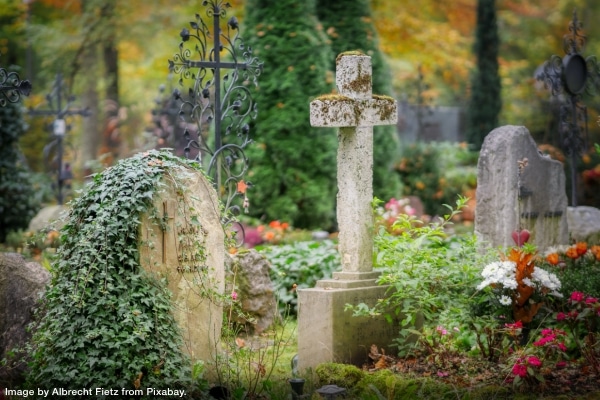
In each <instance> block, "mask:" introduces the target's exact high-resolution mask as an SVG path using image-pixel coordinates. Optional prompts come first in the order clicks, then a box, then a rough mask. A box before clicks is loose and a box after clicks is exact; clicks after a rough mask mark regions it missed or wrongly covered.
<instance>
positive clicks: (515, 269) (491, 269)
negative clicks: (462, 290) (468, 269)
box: [477, 248, 561, 322]
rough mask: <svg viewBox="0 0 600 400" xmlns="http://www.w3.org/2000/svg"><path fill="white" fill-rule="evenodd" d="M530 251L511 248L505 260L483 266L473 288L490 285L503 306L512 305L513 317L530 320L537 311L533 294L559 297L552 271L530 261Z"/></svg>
mask: <svg viewBox="0 0 600 400" xmlns="http://www.w3.org/2000/svg"><path fill="white" fill-rule="evenodd" d="M533 256H534V255H533V254H532V253H526V252H524V250H523V249H518V248H513V249H511V251H510V252H509V254H508V256H507V257H506V260H504V261H496V262H493V263H490V264H488V265H487V266H485V268H484V269H483V271H482V272H481V276H482V277H483V281H482V282H481V283H480V284H479V285H478V286H477V290H483V289H484V288H486V287H490V288H491V290H492V292H493V293H494V294H495V295H496V297H497V299H498V301H499V302H500V304H501V305H503V306H510V305H512V306H513V313H514V317H515V320H516V321H523V322H530V321H531V318H532V317H533V315H535V313H536V312H537V309H538V308H539V306H537V307H533V306H532V305H531V303H532V302H533V300H534V299H533V295H534V294H536V295H538V296H545V295H552V296H556V297H560V296H561V294H560V293H559V290H560V287H561V283H560V280H559V279H558V278H557V277H556V275H554V274H553V273H550V272H548V271H546V270H544V269H542V268H539V267H536V266H535V265H534V263H533V262H534V258H533Z"/></svg>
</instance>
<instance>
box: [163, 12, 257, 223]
mask: <svg viewBox="0 0 600 400" xmlns="http://www.w3.org/2000/svg"><path fill="white" fill-rule="evenodd" d="M202 5H203V6H205V7H206V15H207V16H208V17H209V18H212V22H213V26H212V33H211V29H210V28H209V26H208V25H207V24H206V23H205V22H204V20H203V19H202V17H201V15H200V14H196V15H195V21H192V22H190V29H188V28H184V29H182V30H181V32H180V36H181V43H180V44H179V51H178V52H177V53H176V54H175V55H174V57H173V60H169V69H170V71H172V72H173V73H174V74H176V75H178V76H179V85H180V86H182V87H185V86H186V85H187V86H188V90H187V93H185V91H184V92H183V93H182V91H180V90H176V91H175V92H174V94H173V96H174V97H175V99H177V100H178V101H179V102H180V108H179V116H180V118H181V119H182V120H183V121H184V122H185V123H186V129H185V131H184V133H183V135H184V137H185V140H186V141H187V145H186V146H185V149H184V154H185V156H186V157H187V158H193V159H195V160H197V161H198V162H200V163H201V164H202V165H203V166H204V167H205V168H206V170H207V172H208V174H209V175H210V176H211V177H212V178H213V179H214V183H215V185H216V187H217V192H218V193H219V194H220V195H222V196H223V198H224V204H225V210H226V211H231V212H232V213H233V214H234V215H235V214H237V213H239V211H240V208H239V206H237V205H233V200H234V199H235V198H236V197H237V196H238V195H240V196H243V208H244V209H246V210H247V208H248V206H249V200H248V197H247V195H246V188H247V187H250V186H251V183H250V182H245V181H244V175H245V173H246V172H247V170H248V158H247V157H246V154H245V152H244V149H245V148H246V146H248V144H250V143H251V142H252V140H251V138H250V125H249V123H250V121H251V120H253V119H255V118H256V115H257V110H258V109H257V104H256V102H255V101H254V99H253V98H252V93H251V91H250V88H249V86H251V84H252V85H254V86H257V85H258V82H257V81H258V77H259V76H260V74H261V72H262V67H263V64H262V62H260V60H259V59H258V58H257V57H255V56H254V55H253V54H252V49H251V47H249V46H247V45H246V44H245V43H244V41H243V39H242V38H241V37H240V35H239V23H238V20H237V18H235V16H234V17H231V18H229V20H228V21H227V23H226V24H225V28H224V29H222V28H221V21H222V20H224V19H225V18H226V15H227V8H229V7H231V6H230V4H229V3H223V1H214V0H207V1H203V3H202ZM190 126H192V127H195V128H194V129H192V128H190ZM211 126H212V128H213V129H214V138H211V137H210V134H209V133H210V128H211ZM209 157H210V159H209Z"/></svg>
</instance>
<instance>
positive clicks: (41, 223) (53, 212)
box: [28, 205, 67, 232]
mask: <svg viewBox="0 0 600 400" xmlns="http://www.w3.org/2000/svg"><path fill="white" fill-rule="evenodd" d="M66 211H67V207H65V206H61V205H54V206H47V207H44V208H42V209H41V210H40V211H39V212H38V213H37V214H36V216H35V217H33V219H32V220H31V222H29V228H28V230H29V231H30V232H39V231H43V230H45V229H47V228H49V227H50V226H51V225H52V226H51V227H52V229H55V230H59V229H60V228H62V226H63V225H64V222H63V221H62V215H63V213H64V212H66Z"/></svg>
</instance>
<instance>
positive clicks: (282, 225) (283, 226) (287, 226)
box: [281, 222, 290, 229]
mask: <svg viewBox="0 0 600 400" xmlns="http://www.w3.org/2000/svg"><path fill="white" fill-rule="evenodd" d="M289 227H290V224H288V223H287V222H284V223H282V224H281V229H287V228H289Z"/></svg>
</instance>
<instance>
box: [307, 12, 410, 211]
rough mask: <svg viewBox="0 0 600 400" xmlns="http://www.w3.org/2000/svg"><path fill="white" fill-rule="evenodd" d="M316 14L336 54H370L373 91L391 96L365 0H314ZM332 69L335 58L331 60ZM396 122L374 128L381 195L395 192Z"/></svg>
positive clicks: (375, 187)
mask: <svg viewBox="0 0 600 400" xmlns="http://www.w3.org/2000/svg"><path fill="white" fill-rule="evenodd" d="M317 3H318V5H317V17H318V18H319V20H320V21H321V23H322V24H323V28H324V30H325V32H326V33H327V34H328V36H329V38H330V40H331V46H332V48H333V51H334V53H335V55H337V54H340V53H343V52H345V51H350V50H358V51H360V52H362V53H364V54H366V55H368V56H370V57H371V63H372V66H373V93H374V94H384V95H388V96H393V89H392V85H391V83H392V78H391V74H390V70H389V67H388V65H387V64H386V61H385V58H384V56H383V54H382V52H381V51H380V50H379V43H378V36H377V31H376V29H375V26H374V25H373V20H372V16H371V9H370V7H369V1H368V0H350V1H339V0H317ZM330 65H331V66H330V68H331V69H332V70H335V59H331V60H330ZM396 130H397V129H396V127H395V126H377V127H375V128H374V129H373V135H374V137H373V159H374V160H373V193H374V195H375V196H376V197H379V198H381V199H384V200H385V199H389V198H391V197H394V196H398V188H399V180H398V177H397V174H395V173H393V172H392V164H393V163H394V161H396V157H397V156H398V151H399V149H398V135H397V131H396Z"/></svg>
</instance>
